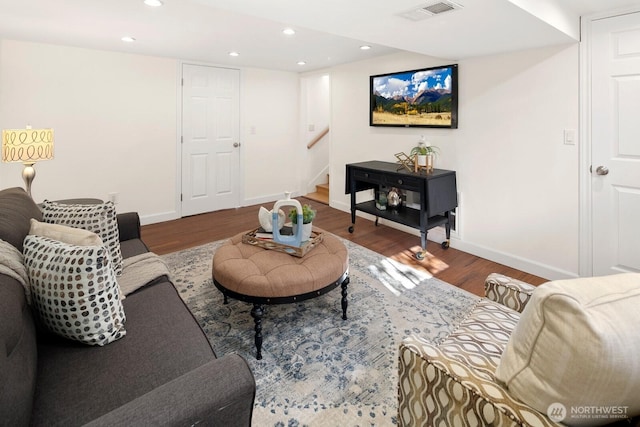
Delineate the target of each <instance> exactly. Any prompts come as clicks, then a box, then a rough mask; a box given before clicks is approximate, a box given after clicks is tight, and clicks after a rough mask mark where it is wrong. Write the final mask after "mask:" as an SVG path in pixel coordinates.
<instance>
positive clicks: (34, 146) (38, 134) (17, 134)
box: [2, 126, 53, 196]
mask: <svg viewBox="0 0 640 427" xmlns="http://www.w3.org/2000/svg"><path fill="white" fill-rule="evenodd" d="M49 159H53V129H31V126H27V128H26V129H5V130H3V131H2V161H3V162H7V163H11V162H22V163H23V164H24V169H23V170H22V179H24V183H25V186H26V190H27V194H29V196H31V182H32V181H33V178H35V176H36V170H35V169H34V168H33V165H34V164H35V163H36V162H37V161H39V160H49Z"/></svg>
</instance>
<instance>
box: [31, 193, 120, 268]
mask: <svg viewBox="0 0 640 427" xmlns="http://www.w3.org/2000/svg"><path fill="white" fill-rule="evenodd" d="M42 220H43V221H44V222H48V223H51V224H60V225H66V226H69V227H74V228H82V229H84V230H89V231H92V232H94V233H96V234H97V235H98V236H100V238H101V239H102V241H103V242H104V244H105V246H106V247H107V249H109V253H110V255H111V261H112V262H113V270H114V271H115V272H116V275H120V274H121V273H122V252H121V251H120V232H119V230H118V220H117V216H116V207H115V205H114V204H113V203H112V202H105V203H99V204H91V205H83V204H63V203H56V202H50V201H48V200H45V201H44V202H43V203H42Z"/></svg>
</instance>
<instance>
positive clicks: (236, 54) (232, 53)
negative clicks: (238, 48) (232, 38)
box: [229, 52, 240, 56]
mask: <svg viewBox="0 0 640 427" xmlns="http://www.w3.org/2000/svg"><path fill="white" fill-rule="evenodd" d="M229 56H240V54H239V53H238V52H229Z"/></svg>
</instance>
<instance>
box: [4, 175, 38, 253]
mask: <svg viewBox="0 0 640 427" xmlns="http://www.w3.org/2000/svg"><path fill="white" fill-rule="evenodd" d="M31 218H35V219H37V220H38V221H42V212H40V208H38V205H36V203H35V202H34V201H33V199H32V198H31V197H30V196H29V195H28V194H27V193H26V192H25V191H24V190H23V189H22V188H19V187H15V188H7V189H5V190H2V191H0V239H2V240H4V241H6V242H9V243H11V244H12V245H13V246H15V247H16V248H17V249H18V250H19V251H20V252H22V241H23V240H24V238H25V236H26V235H27V234H28V233H29V228H30V227H31V223H30V220H31Z"/></svg>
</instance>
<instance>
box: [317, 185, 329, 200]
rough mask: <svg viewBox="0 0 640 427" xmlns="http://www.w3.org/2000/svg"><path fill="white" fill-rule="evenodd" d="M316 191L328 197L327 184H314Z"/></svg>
mask: <svg viewBox="0 0 640 427" xmlns="http://www.w3.org/2000/svg"><path fill="white" fill-rule="evenodd" d="M316 193H320V194H324V195H326V196H327V198H328V197H329V184H318V185H316Z"/></svg>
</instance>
